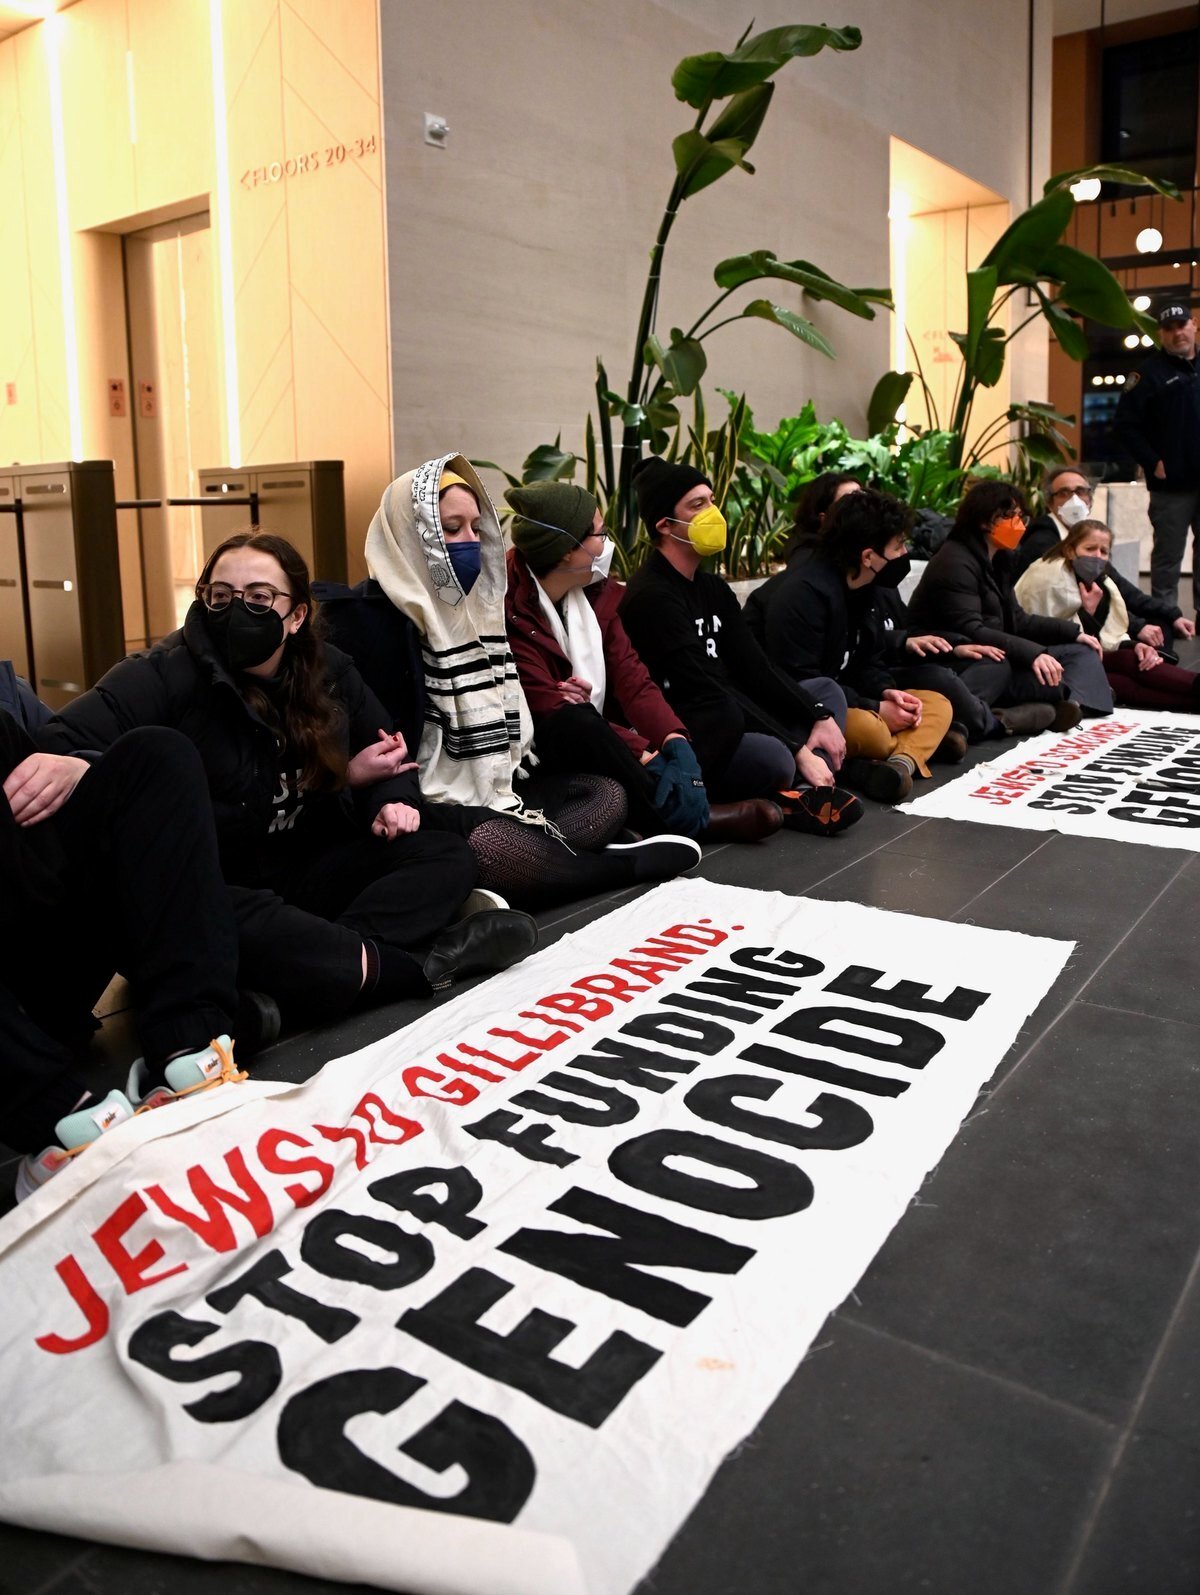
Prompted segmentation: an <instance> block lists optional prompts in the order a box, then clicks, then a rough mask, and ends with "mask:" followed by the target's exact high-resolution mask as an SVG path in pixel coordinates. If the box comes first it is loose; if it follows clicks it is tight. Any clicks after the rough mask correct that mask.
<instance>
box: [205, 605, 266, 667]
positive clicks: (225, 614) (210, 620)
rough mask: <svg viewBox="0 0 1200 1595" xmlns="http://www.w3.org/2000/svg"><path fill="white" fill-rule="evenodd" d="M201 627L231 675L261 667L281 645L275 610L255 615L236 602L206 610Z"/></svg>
mask: <svg viewBox="0 0 1200 1595" xmlns="http://www.w3.org/2000/svg"><path fill="white" fill-rule="evenodd" d="M204 624H205V625H206V626H207V627H208V634H209V636H210V637H211V638H212V640H213V643H214V645H215V646H216V650H217V655H218V657H219V658H220V660H221V663H222V664H223V665H225V666H226V667H227V668H228V669H229V670H231V671H233V672H234V673H235V674H236V672H237V671H239V670H252V669H253V668H254V666H255V665H261V664H264V663H265V662H266V661H267V660H268V659H269V658H270V657H271V655H272V654H273V653H274V652H275V650H276V649H277V648H278V647H279V646H280V645H281V644H282V642H283V618H282V616H281V615H280V614H279V612H278V610H275V609H268V610H267V611H266V612H265V614H261V615H256V614H254V613H253V612H252V611H251V610H249V609H247V608H246V605H245V603H244V602H243V601H242V599H240V598H235V599H233V601H232V602H231V603H229V604H227V605H226V607H225V608H224V609H206V610H205V611H204Z"/></svg>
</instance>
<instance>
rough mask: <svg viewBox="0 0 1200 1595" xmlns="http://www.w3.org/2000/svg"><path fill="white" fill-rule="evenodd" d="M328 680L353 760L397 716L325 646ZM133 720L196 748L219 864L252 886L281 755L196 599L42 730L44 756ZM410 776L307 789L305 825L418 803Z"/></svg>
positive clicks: (88, 748) (107, 739)
mask: <svg viewBox="0 0 1200 1595" xmlns="http://www.w3.org/2000/svg"><path fill="white" fill-rule="evenodd" d="M325 655H326V686H327V688H328V691H329V692H330V693H331V695H332V696H333V697H334V698H335V699H336V700H337V702H338V704H339V706H340V707H341V710H342V714H341V717H340V719H341V744H342V750H343V752H344V753H345V755H346V758H347V759H350V758H352V757H353V755H354V754H355V753H357V752H358V751H359V749H360V748H363V747H366V746H367V744H368V743H371V742H374V741H375V740H376V737H377V736H378V733H379V731H380V730H381V729H382V730H385V731H389V732H390V731H391V729H392V721H391V717H390V716H389V715H388V713H387V711H386V710H385V709H384V708H383V706H382V704H380V702H379V700H378V699H377V698H376V697H375V695H374V693H372V692H371V690H370V689H369V688H368V687H367V685H366V684H365V682H364V681H363V679H362V677H361V676H360V675H359V673H358V671H357V670H356V669H355V667H354V664H353V662H352V661H351V660H350V659H348V658H347V657H346V655H345V654H343V653H341V652H340V651H339V650H338V649H337V648H332V647H328V646H327V647H326V650H325ZM137 726H172V727H173V728H174V729H175V730H177V731H182V732H183V734H184V735H185V736H186V737H188V738H189V739H190V740H191V741H192V742H193V743H194V744H195V746H196V748H197V750H198V752H199V754H200V758H201V761H202V763H203V765H204V770H205V774H206V775H207V776H208V790H209V795H210V797H211V798H212V805H213V815H214V818H215V820H216V827H217V838H218V841H219V843H220V848H221V864H222V868H223V870H224V872H225V877H226V879H227V880H230V881H233V882H236V883H239V884H243V885H256V884H259V882H260V881H261V880H262V878H263V872H264V868H265V858H266V848H267V839H268V836H269V834H270V829H271V824H272V821H273V820H274V819H275V817H276V814H277V812H278V805H279V801H280V794H281V793H282V792H283V791H284V790H285V788H284V787H283V786H281V777H283V776H284V775H285V774H290V772H285V771H284V769H283V759H282V752H283V750H281V749H280V747H279V746H278V741H277V738H276V735H275V733H274V731H273V730H272V729H271V727H270V726H268V725H267V723H266V721H264V720H263V719H261V718H260V716H259V715H258V714H256V713H255V711H254V710H253V709H252V708H251V707H250V706H249V704H248V703H247V702H246V700H245V699H244V698H243V697H242V695H241V693H240V691H239V690H238V686H237V682H236V681H235V680H234V678H233V677H232V676H231V675H230V673H229V672H228V670H226V668H225V667H224V665H223V664H222V663H221V661H220V660H219V659H218V657H217V655H216V652H215V650H214V649H213V646H212V642H211V640H210V638H209V634H208V630H207V627H206V626H205V624H204V620H203V617H202V612H201V611H200V608H199V605H198V604H197V605H193V606H192V608H191V609H190V610H189V611H188V614H187V617H186V619H185V621H184V625H183V629H182V631H175V632H172V633H171V635H170V636H168V637H164V639H163V640H162V642H160V643H158V644H157V645H156V646H155V647H153V648H151V649H149V650H148V651H146V652H144V653H137V654H132V655H131V656H130V657H129V658H128V659H123V660H122V661H121V662H120V664H117V665H114V666H113V668H112V669H111V670H110V671H109V672H108V673H107V674H106V675H105V676H103V677H102V678H101V679H100V681H99V682H98V683H97V684H96V686H94V687H93V688H92V689H91V690H90V691H89V692H85V693H83V694H82V695H81V696H80V697H78V698H76V699H75V701H74V702H73V703H70V704H68V705H67V707H66V708H65V709H62V710H61V711H60V712H59V713H58V714H57V715H55V717H54V718H53V719H52V720H51V721H49V723H48V724H47V725H45V726H44V727H43V728H42V729H41V731H40V732H39V733H38V734H37V741H38V745H39V747H41V748H42V749H44V750H45V751H46V752H48V753H88V752H103V751H104V749H106V748H108V747H111V746H112V744H113V743H114V742H115V741H116V739H117V738H118V737H119V736H121V735H122V734H123V733H124V732H126V731H131V730H133V729H134V728H135V727H137ZM419 800H420V794H419V789H418V787H417V782H416V778H415V775H414V774H412V773H409V774H406V775H401V776H396V777H393V778H392V779H391V780H388V781H380V782H377V783H376V784H375V785H374V786H371V787H367V788H363V789H360V790H359V791H357V792H355V793H354V794H350V793H349V792H347V791H342V792H327V793H326V792H321V793H306V794H305V795H304V810H305V812H304V820H305V828H306V829H307V828H308V826H309V825H310V824H312V823H313V821H314V819H316V820H319V818H320V815H321V811H322V810H323V809H324V810H327V811H328V810H331V809H332V807H333V806H335V805H336V806H337V807H339V808H348V807H349V806H350V805H351V804H353V809H352V810H351V812H354V811H357V817H358V819H359V820H360V821H361V822H362V823H363V824H364V825H366V826H369V825H370V823H371V821H372V820H374V818H375V816H376V815H377V814H378V813H379V810H380V809H381V808H382V807H383V806H384V804H385V803H411V804H413V805H414V806H415V805H416V804H417V803H418V802H419Z"/></svg>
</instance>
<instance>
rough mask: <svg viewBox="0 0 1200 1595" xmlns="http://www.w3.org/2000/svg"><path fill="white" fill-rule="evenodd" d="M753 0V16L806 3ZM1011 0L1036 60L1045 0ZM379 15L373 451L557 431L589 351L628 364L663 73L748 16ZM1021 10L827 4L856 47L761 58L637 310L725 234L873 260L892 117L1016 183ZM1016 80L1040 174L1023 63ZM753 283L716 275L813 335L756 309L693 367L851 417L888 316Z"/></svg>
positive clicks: (639, 9) (966, 167) (673, 308)
mask: <svg viewBox="0 0 1200 1595" xmlns="http://www.w3.org/2000/svg"><path fill="white" fill-rule="evenodd" d="M754 9H755V12H756V24H755V25H756V28H759V29H761V28H764V27H769V26H773V25H776V24H778V23H781V22H791V21H797V20H803V19H804V18H805V16H806V15H807V14H806V13H805V12H804V11H803V9H801V11H800V12H797V11H796V10H795V8H793V7H787V8H785V7H783V6H781V5H778V4H772V5H770V6H769V7H767V8H766V9H765V10H764V8H763V7H762V6H758V7H756V8H754ZM1037 13H1038V14H1037V17H1036V28H1037V37H1038V50H1037V58H1038V63H1039V65H1038V71H1039V74H1040V72H1041V65H1040V62H1041V59H1042V55H1043V53H1045V52H1047V51H1048V44H1049V6H1048V4H1047V3H1046V0H1038V4H1037ZM381 15H382V60H383V80H384V114H385V124H386V128H387V183H388V246H389V256H390V273H391V318H392V372H393V391H394V395H395V407H394V416H395V427H394V430H395V445H396V461H397V467H398V469H404V468H406V467H408V466H410V465H412V464H413V463H415V462H416V461H417V460H419V459H422V458H425V457H427V456H429V455H430V454H433V453H436V452H439V451H441V450H443V449H449V448H452V447H456V446H462V447H463V448H464V449H465V450H467V451H468V452H469V453H471V454H473V455H475V456H477V457H480V456H482V457H485V458H491V459H495V460H498V461H500V462H502V463H504V464H519V462H520V460H521V459H522V458H523V456H524V455H525V453H526V452H528V450H529V449H530V448H531V447H532V446H533V445H534V444H536V443H538V442H540V441H543V440H546V439H548V438H553V436H554V435H555V433H556V432H557V431H558V430H559V429H560V428H561V429H562V431H563V441H564V443H565V444H567V445H569V446H579V444H580V441H581V438H580V428H581V427H582V422H583V416H584V413H585V411H586V408H587V405H588V402H589V399H590V397H591V381H592V372H593V362H594V360H595V358H596V356H597V355H600V356H602V357H603V359H604V360H605V361H606V363H607V366H608V371H609V376H610V378H612V379H613V381H614V386H616V385H620V382H621V378H622V375H623V374H624V373H625V372H627V370H628V363H629V356H630V349H631V342H632V337H633V333H634V329H635V326H636V318H637V310H638V305H639V302H640V296H641V290H642V284H643V281H644V275H645V269H646V267H645V263H646V255H647V251H648V248H649V245H650V243H651V241H652V238H653V235H654V231H655V228H656V226H657V223H658V219H659V216H660V214H661V210H662V205H663V202H664V200H665V198H666V194H667V191H668V189H669V187H670V183H671V178H672V173H673V168H672V164H671V152H670V141H671V139H672V137H674V136H675V135H676V134H677V133H679V132H682V131H683V130H684V129H685V128H686V127H687V126H688V125H689V123H690V121H691V115H690V113H689V112H688V109H687V107H685V106H682V105H680V104H679V103H678V102H677V101H676V100H675V99H674V96H673V93H672V90H671V87H670V74H671V71H672V69H673V67H674V66H675V64H676V62H677V61H678V60H679V59H680V58H681V57H683V56H684V55H687V54H691V53H694V52H698V51H701V50H704V49H712V48H729V47H731V46H732V44H733V43H734V41H735V39H736V36H737V34H738V33H739V32H740V31H741V29H742V28H743V27H744V26H745V25H746V23H747V22H748V21H749V20H750V13H749V11H747V14H746V15H745V16H734V15H732V14H731V13H730V12H729V10H728V7H727V6H726V5H725V4H724V3H723V0H610V3H608V4H606V5H604V6H603V7H599V6H586V5H583V4H581V3H580V0H503V3H498V4H493V5H490V6H479V5H477V4H474V3H472V0H403V3H401V0H382V12H381ZM1027 19H1028V8H1027V7H1026V6H1025V5H1024V4H1017V3H1015V0H942V3H939V4H936V5H935V4H933V3H932V0H864V3H863V4H860V5H859V6H858V7H857V8H854V9H853V14H852V15H848V16H847V17H846V18H845V20H847V21H850V20H852V21H854V22H856V23H857V24H859V25H860V26H861V27H862V30H863V35H864V43H863V47H862V49H861V51H859V52H858V53H856V54H854V55H847V56H834V55H831V54H829V53H826V54H824V55H822V56H819V57H817V58H815V59H814V60H809V61H798V62H794V63H791V64H789V65H788V66H787V67H786V68H785V69H784V71H783V72H782V73H780V75H779V78H778V89H777V92H776V95H775V99H774V103H773V105H772V107H771V110H770V113H769V115H768V118H767V121H766V124H765V126H764V129H763V132H762V134H761V135H760V137H759V139H758V142H757V144H756V145H755V148H754V151H753V153H752V155H751V160H752V161H753V163H754V164H755V166H756V167H757V168H758V174H757V176H754V177H748V176H746V175H745V174H742V173H739V172H732V173H730V174H729V175H728V176H726V177H724V178H722V179H721V180H720V182H719V183H717V184H715V185H714V186H713V187H711V188H710V189H708V190H706V191H704V192H703V193H701V194H699V195H697V196H696V197H695V198H693V199H691V200H689V201H688V202H687V204H686V205H685V207H684V209H683V211H682V213H681V216H680V219H679V221H678V223H677V225H676V228H675V231H674V234H673V236H672V239H671V243H670V246H669V251H668V257H667V273H666V277H665V281H664V287H663V294H662V302H661V312H660V316H659V327H660V329H661V330H663V331H665V330H666V329H669V328H670V327H671V326H672V325H675V324H683V325H687V324H688V323H690V321H691V320H692V319H693V318H694V316H695V314H696V313H698V311H699V310H700V309H701V308H702V307H703V306H704V305H705V304H707V303H708V301H709V299H711V297H713V294H714V292H715V290H714V289H713V287H712V282H711V275H710V274H711V269H712V266H713V265H714V264H715V263H716V261H717V260H719V259H721V258H722V257H723V256H725V255H727V254H733V253H738V252H741V251H743V250H749V249H755V248H770V249H774V250H775V252H776V253H777V254H778V255H779V256H781V257H782V258H785V259H786V258H794V257H801V258H805V259H808V260H811V261H814V262H815V263H816V264H818V265H820V266H822V267H823V268H824V269H826V270H828V271H830V272H831V273H833V274H834V275H835V276H837V277H840V278H841V279H842V280H843V281H845V282H849V283H851V284H854V283H858V284H869V285H870V284H882V283H886V282H887V280H888V274H889V272H888V252H889V241H888V221H887V209H888V166H889V142H888V141H889V135H890V134H892V133H894V134H896V135H897V136H899V137H901V138H903V139H905V140H907V141H908V142H910V143H913V144H916V145H918V146H919V147H920V148H923V149H925V150H927V151H928V152H929V153H930V154H932V155H935V156H936V157H937V158H938V159H940V160H943V161H945V162H947V163H948V164H951V165H953V166H955V167H956V168H957V169H959V170H961V171H964V172H966V173H967V174H968V175H969V176H971V177H973V178H975V179H976V180H977V181H979V182H981V183H984V184H986V185H987V186H988V187H990V188H992V189H994V190H995V191H996V192H997V193H998V194H999V195H1001V196H1002V197H1003V198H1005V199H1008V200H1010V201H1011V202H1012V203H1013V204H1014V207H1015V208H1020V207H1021V206H1023V205H1024V203H1025V200H1026V136H1025V124H1026V116H1025V106H1026V92H1025V90H1026V70H1027V54H1028V45H1027ZM827 20H829V21H830V22H840V21H841V20H843V19H842V18H840V17H838V16H830V17H828V19H827ZM1046 59H1047V61H1048V54H1047V55H1046ZM997 86H1000V87H1001V88H1002V92H996V90H997ZM1035 98H1036V100H1037V108H1038V130H1037V142H1036V147H1035V187H1036V190H1040V184H1041V181H1042V177H1043V176H1044V167H1045V156H1044V152H1043V144H1044V139H1043V137H1042V131H1041V124H1042V122H1043V121H1044V120H1045V119H1046V117H1047V116H1048V97H1047V96H1043V95H1042V94H1041V93H1040V77H1039V92H1038V93H1037V94H1036V95H1035ZM426 111H430V112H435V113H439V114H441V115H443V116H445V117H446V119H447V120H448V121H449V123H450V129H451V131H450V138H449V143H448V147H447V148H446V149H445V150H444V151H443V150H437V149H433V148H430V147H428V146H426V145H425V144H424V143H423V142H422V113H423V112H426ZM774 286H775V287H776V288H778V289H779V290H780V291H778V292H776V293H771V292H770V289H769V288H768V287H767V286H766V285H754V286H752V287H750V288H748V289H746V290H744V291H743V293H742V295H741V296H740V298H741V299H750V298H753V297H758V296H761V295H763V294H764V293H767V294H769V296H770V297H774V298H776V299H777V300H778V301H779V302H781V303H784V304H788V305H791V306H792V307H794V308H797V309H800V308H803V309H804V310H805V313H806V314H809V315H810V316H811V318H812V319H813V320H814V321H815V322H816V323H817V324H818V326H820V327H821V329H822V330H823V331H824V332H825V333H826V334H827V336H829V338H830V339H831V341H832V342H833V344H834V346H835V348H836V349H837V351H838V358H837V360H836V362H830V361H828V360H826V359H825V358H824V357H823V356H821V355H819V354H817V353H815V352H813V351H811V350H809V349H807V348H805V347H804V346H802V345H801V344H799V343H798V342H797V341H796V340H794V339H793V338H791V337H790V335H788V334H787V333H784V332H783V331H781V330H780V329H778V328H775V327H771V326H769V325H766V324H763V325H761V326H748V325H747V326H735V327H730V328H727V329H725V330H724V331H721V332H718V333H716V334H715V336H714V337H713V338H712V339H711V340H710V341H709V342H708V343H707V344H706V348H707V350H708V353H709V360H710V367H709V376H708V377H707V378H706V386H707V387H708V388H709V389H710V390H711V392H712V398H713V400H714V401H715V405H716V406H719V405H720V401H719V400H717V399H716V394H715V388H716V385H717V384H720V385H721V386H727V387H732V388H735V389H741V388H745V389H746V391H747V393H748V394H749V396H750V399H751V402H752V404H753V406H754V409H755V411H756V413H757V415H758V417H759V419H760V420H761V421H762V422H763V423H764V424H768V425H773V424H774V423H775V422H776V421H777V420H778V418H779V417H780V415H781V414H790V413H793V412H794V411H795V410H797V409H798V408H799V407H800V405H801V404H802V403H803V402H804V401H805V400H806V399H808V398H813V399H815V400H816V403H817V406H818V410H819V413H820V414H821V415H822V416H829V415H832V414H837V415H840V416H841V417H842V419H843V420H845V422H846V423H847V425H849V426H850V427H852V428H857V427H860V426H861V425H862V423H863V420H864V416H865V408H866V402H867V398H868V396H869V394H870V391H871V388H872V386H873V384H874V382H875V380H876V378H877V377H878V376H879V375H880V374H881V373H882V372H883V371H884V370H885V369H886V368H887V366H888V364H889V353H890V347H891V345H890V336H889V325H888V318H887V317H886V316H884V315H880V316H879V318H878V319H877V320H876V321H875V322H873V323H870V324H867V323H863V322H861V321H857V320H854V319H852V318H850V317H848V316H846V315H844V314H843V313H841V312H839V311H836V310H832V309H830V308H829V307H828V306H822V305H817V306H812V305H803V306H802V304H801V301H800V299H799V298H798V297H797V296H795V295H790V294H789V292H788V291H787V289H786V288H785V287H784V285H774ZM735 302H736V301H735ZM1021 343H1022V348H1021V349H1020V350H1016V349H1015V350H1014V358H1013V361H1012V369H1013V392H1014V394H1018V393H1019V394H1020V395H1021V396H1022V397H1038V396H1039V394H1038V391H1037V389H1038V384H1039V382H1040V383H1041V385H1042V387H1043V389H1044V381H1045V378H1044V366H1045V352H1044V339H1043V338H1042V337H1041V335H1040V332H1036V331H1035V333H1034V335H1033V338H1032V340H1030V339H1029V338H1028V336H1027V335H1026V336H1025V337H1023V338H1022V340H1021Z"/></svg>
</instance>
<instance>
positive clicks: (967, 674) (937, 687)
mask: <svg viewBox="0 0 1200 1595" xmlns="http://www.w3.org/2000/svg"><path fill="white" fill-rule="evenodd" d="M1012 674H1013V673H1012V666H1011V665H1010V664H1009V663H1008V661H1007V659H955V658H954V656H953V654H935V655H934V656H933V658H931V659H922V660H921V661H920V662H919V663H914V664H911V665H907V664H906V665H901V666H899V667H898V668H897V669H895V670H893V671H892V676H893V678H894V679H895V682H896V685H897V686H898V687H903V688H904V690H905V691H906V692H940V693H941V694H942V696H943V697H944V698H949V700H950V707H951V709H952V710H953V712H954V718H955V720H957V721H958V722H959V724H960V725H962V726H964V727H965V728H966V732H967V737H968V739H969V740H970V741H971V742H979V741H981V740H982V738H984V737H986V736H988V735H989V734H990V733H991V732H992V730H993V729H994V727H995V719H996V717H995V715H994V714H993V713H992V710H991V705H992V704H993V703H998V702H1005V703H1007V702H1011V701H1012V700H1011V699H1009V698H1007V697H1006V696H1005V694H1006V693H1008V691H1009V690H1010V688H1011V686H1012Z"/></svg>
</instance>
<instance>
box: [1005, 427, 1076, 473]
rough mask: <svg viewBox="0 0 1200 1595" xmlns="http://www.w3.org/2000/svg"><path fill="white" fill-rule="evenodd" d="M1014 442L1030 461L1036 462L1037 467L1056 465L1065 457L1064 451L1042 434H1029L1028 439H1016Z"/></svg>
mask: <svg viewBox="0 0 1200 1595" xmlns="http://www.w3.org/2000/svg"><path fill="white" fill-rule="evenodd" d="M1014 441H1015V442H1016V445H1017V447H1018V448H1019V449H1021V450H1023V451H1024V453H1026V454H1028V456H1029V458H1030V459H1031V460H1036V461H1037V462H1038V464H1039V465H1057V464H1058V463H1059V461H1060V460H1062V459H1064V458H1065V457H1066V452H1065V451H1064V449H1062V448H1060V447H1059V445H1058V444H1057V443H1055V442H1054V440H1053V439H1052V438H1049V437H1047V436H1046V434H1045V433H1044V432H1031V433H1030V434H1029V436H1028V437H1023V438H1017V439H1015V440H1014Z"/></svg>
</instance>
